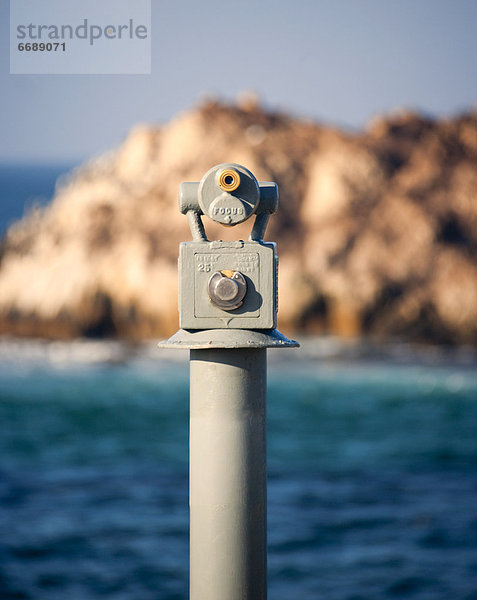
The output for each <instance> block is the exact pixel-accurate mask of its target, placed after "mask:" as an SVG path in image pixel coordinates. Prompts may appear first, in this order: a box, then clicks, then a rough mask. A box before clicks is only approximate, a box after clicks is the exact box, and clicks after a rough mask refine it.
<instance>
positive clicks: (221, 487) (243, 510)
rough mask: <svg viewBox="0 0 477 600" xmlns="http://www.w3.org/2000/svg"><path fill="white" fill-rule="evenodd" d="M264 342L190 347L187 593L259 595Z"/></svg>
mask: <svg viewBox="0 0 477 600" xmlns="http://www.w3.org/2000/svg"><path fill="white" fill-rule="evenodd" d="M266 369H267V367H266V349H265V348H257V349H244V348H240V349H211V350H191V352H190V600H265V598H266V597H267V575H266V574H267V568H266V562H267V553H266V549H267V543H266V522H267V519H266V507H267V490H266V430H265V427H266V420H265V406H266V377H267V372H266Z"/></svg>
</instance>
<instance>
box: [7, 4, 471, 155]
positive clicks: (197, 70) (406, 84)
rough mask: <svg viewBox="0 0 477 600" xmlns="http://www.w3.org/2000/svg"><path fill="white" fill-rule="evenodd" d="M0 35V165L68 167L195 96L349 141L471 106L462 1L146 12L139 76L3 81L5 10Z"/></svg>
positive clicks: (467, 7) (466, 7)
mask: <svg viewBox="0 0 477 600" xmlns="http://www.w3.org/2000/svg"><path fill="white" fill-rule="evenodd" d="M12 1H15V0H12ZM37 1H38V0H37ZM98 1H100V0H98ZM131 2H133V0H131ZM0 27H1V36H0V91H1V93H0V161H1V162H6V161H7V162H40V163H54V162H57V161H63V162H65V161H71V162H81V161H82V160H85V159H87V158H89V157H92V156H97V155H99V154H101V153H103V152H105V151H107V150H109V149H111V148H114V147H115V146H117V145H118V144H119V143H121V141H122V140H123V139H124V138H125V137H126V135H127V132H128V131H129V129H130V128H131V127H132V126H134V125H135V124H137V123H155V124H161V123H165V122H167V121H168V120H169V119H171V118H172V117H173V116H175V115H177V114H178V113H180V112H181V111H184V110H186V109H188V108H191V107H193V106H194V105H195V104H196V103H197V102H198V101H200V100H201V99H202V98H203V97H204V96H207V95H209V96H210V95H212V96H216V97H218V98H222V99H224V100H226V101H235V99H236V98H237V96H238V95H239V94H240V93H241V92H243V91H254V92H256V93H257V94H258V96H259V98H260V99H261V101H262V103H263V105H264V106H265V107H268V108H270V109H278V110H281V111H289V112H290V113H292V114H293V115H296V116H300V117H306V118H311V119H314V120H316V121H319V122H323V123H328V124H333V125H337V126H341V127H345V128H349V129H360V128H362V127H364V126H365V125H366V123H367V122H368V121H369V120H370V119H372V118H373V117H374V116H376V115H378V114H382V113H389V112H391V111H393V110H396V109H399V108H403V107H404V108H410V109H415V110H419V111H422V112H424V113H426V114H429V115H432V116H452V115H455V114H458V113H459V112H462V111H464V110H466V109H469V108H472V107H475V106H476V102H477V34H476V31H477V1H476V0H453V1H452V0H334V1H333V0H242V1H240V2H238V1H235V2H233V1H229V0H222V1H216V0H187V1H186V0H152V28H151V35H152V72H151V74H150V75H10V74H9V1H8V0H0Z"/></svg>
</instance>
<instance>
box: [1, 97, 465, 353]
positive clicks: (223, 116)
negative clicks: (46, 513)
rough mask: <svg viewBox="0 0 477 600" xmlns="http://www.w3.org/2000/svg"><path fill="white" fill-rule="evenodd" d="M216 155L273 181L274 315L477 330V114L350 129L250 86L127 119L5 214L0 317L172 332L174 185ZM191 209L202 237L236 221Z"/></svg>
mask: <svg viewBox="0 0 477 600" xmlns="http://www.w3.org/2000/svg"><path fill="white" fill-rule="evenodd" d="M221 162H238V163H242V164H244V165H245V166H247V167H248V168H249V169H251V170H252V171H253V172H254V174H255V175H256V176H257V178H258V179H259V180H262V181H267V180H268V181H276V182H277V183H278V184H279V187H280V210H279V212H278V213H277V215H275V216H274V217H272V219H271V221H270V226H269V231H268V233H267V239H273V240H276V241H278V246H279V256H280V310H279V321H280V323H281V324H282V326H284V327H286V328H288V329H295V330H297V329H306V330H308V331H310V332H315V333H316V332H330V333H336V334H339V335H346V336H349V335H362V334H370V335H379V336H393V337H401V338H408V339H418V340H427V341H439V342H451V343H471V344H476V343H477V267H476V256H477V115H476V114H474V113H469V114H466V115H463V116H461V117H458V118H455V119H453V120H446V121H431V120H429V119H427V118H425V117H422V116H419V115H416V114H413V113H405V112H401V113H399V114H396V115H393V116H390V117H387V118H386V117H381V118H380V119H378V120H375V121H374V122H373V123H372V124H371V125H370V127H369V128H368V129H367V130H366V131H365V132H364V133H362V134H356V135H350V134H345V133H343V132H339V131H336V130H333V129H330V128H326V127H323V126H319V125H317V124H314V123H310V122H309V121H302V120H299V119H292V118H290V117H288V116H286V115H282V114H275V113H269V112H266V111H264V110H262V109H261V108H260V105H259V103H258V102H257V100H256V99H255V100H254V101H253V102H252V101H251V100H248V101H246V102H245V101H244V100H242V101H241V103H240V105H239V106H229V105H224V104H220V103H217V102H213V101H208V102H206V103H204V104H203V105H202V106H200V107H198V108H196V109H194V110H190V111H188V112H186V113H185V114H183V115H181V116H179V117H177V118H176V119H174V120H173V121H171V122H170V123H169V124H167V125H165V126H163V127H160V128H159V127H150V126H146V125H140V126H137V127H136V128H134V129H133V130H132V131H131V133H130V135H129V136H128V138H127V139H126V140H125V142H124V143H123V144H122V145H121V147H120V148H118V149H117V150H116V151H114V152H110V153H108V154H107V155H105V156H103V157H100V158H99V159H97V160H94V161H91V162H90V163H88V164H86V165H85V166H84V167H82V168H81V169H79V170H77V171H76V172H74V173H72V175H71V177H70V180H69V181H68V182H67V183H66V184H64V185H63V187H62V188H61V189H59V190H58V192H57V194H56V197H55V198H54V200H53V202H52V204H51V205H50V206H49V207H48V208H46V209H44V210H43V211H42V212H36V213H32V214H31V215H29V216H28V217H27V218H25V219H24V220H22V221H20V222H18V223H16V224H15V225H14V226H13V227H11V228H10V230H9V231H8V232H7V235H6V237H5V239H4V240H3V245H2V253H1V263H0V332H1V333H12V334H19V335H42V336H49V337H72V336H77V335H119V336H125V337H131V338H144V337H153V336H159V335H167V334H169V333H171V332H173V331H174V330H175V329H176V328H177V326H178V325H177V321H178V319H177V273H176V259H177V252H178V244H179V242H180V241H182V240H188V239H190V232H189V230H188V227H187V221H186V219H185V217H184V216H183V215H181V214H180V213H179V211H178V209H177V200H176V199H177V190H178V186H179V184H180V183H181V182H182V181H198V180H199V179H200V178H201V177H202V175H203V174H204V172H205V171H206V170H208V169H209V168H210V167H211V166H213V165H215V164H218V163H221ZM205 221H207V220H206V219H205ZM205 225H206V229H207V232H208V235H209V237H210V238H211V239H213V238H220V239H243V238H246V237H247V236H248V234H249V231H250V224H247V223H245V224H243V225H240V226H238V227H236V228H230V229H229V228H222V227H220V226H218V225H217V224H215V223H211V222H206V223H205Z"/></svg>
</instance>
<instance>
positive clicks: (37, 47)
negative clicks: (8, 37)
mask: <svg viewBox="0 0 477 600" xmlns="http://www.w3.org/2000/svg"><path fill="white" fill-rule="evenodd" d="M17 49H18V50H19V51H20V52H66V42H62V43H60V42H39V43H37V42H34V43H33V44H30V43H27V44H23V43H20V44H18V46H17Z"/></svg>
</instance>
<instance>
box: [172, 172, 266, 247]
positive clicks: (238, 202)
mask: <svg viewBox="0 0 477 600" xmlns="http://www.w3.org/2000/svg"><path fill="white" fill-rule="evenodd" d="M277 208H278V186H277V184H276V183H273V182H261V183H259V182H258V181H257V180H256V179H255V177H254V176H253V174H252V173H251V172H250V171H249V170H248V169H246V168H245V167H242V166H241V165H237V164H235V163H224V164H221V165H216V166H215V167H212V168H211V169H209V171H207V173H206V174H205V175H204V176H203V177H202V179H201V180H200V182H184V183H181V185H180V187H179V209H180V211H181V213H183V214H185V215H187V218H188V220H189V226H190V229H191V233H192V237H193V239H194V240H197V241H207V237H206V235H205V231H204V226H203V223H202V219H201V217H202V215H206V216H207V217H209V218H210V219H212V220H213V221H215V222H216V223H220V224H221V225H225V226H229V227H231V226H233V225H238V224H239V223H243V222H244V221H246V220H247V219H248V218H250V217H251V216H252V215H256V218H255V224H254V226H253V229H252V233H251V234H250V239H251V240H261V239H263V236H264V234H265V229H266V227H267V224H268V219H269V217H270V215H271V214H272V213H274V212H275V211H276V210H277Z"/></svg>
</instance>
